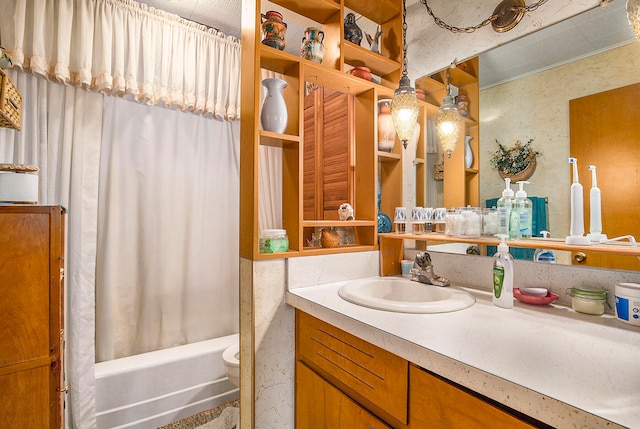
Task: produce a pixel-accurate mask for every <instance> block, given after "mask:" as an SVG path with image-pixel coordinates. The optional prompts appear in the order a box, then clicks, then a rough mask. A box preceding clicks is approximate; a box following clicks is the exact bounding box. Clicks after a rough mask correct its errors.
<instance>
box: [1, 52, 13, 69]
mask: <svg viewBox="0 0 640 429" xmlns="http://www.w3.org/2000/svg"><path fill="white" fill-rule="evenodd" d="M12 65H13V62H12V61H11V55H9V53H8V52H6V51H5V50H4V48H3V47H2V46H0V69H8V68H10V67H11V66H12Z"/></svg>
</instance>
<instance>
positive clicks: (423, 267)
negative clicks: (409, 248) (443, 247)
mask: <svg viewBox="0 0 640 429" xmlns="http://www.w3.org/2000/svg"><path fill="white" fill-rule="evenodd" d="M413 266H414V268H412V269H411V280H413V281H415V282H420V283H424V284H428V285H434V286H449V285H450V283H449V279H446V278H444V277H440V276H438V275H436V273H434V272H433V264H432V263H431V255H429V254H428V253H427V252H418V254H417V255H416V259H415V261H414V263H413ZM416 266H417V268H416Z"/></svg>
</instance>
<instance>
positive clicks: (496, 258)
mask: <svg viewBox="0 0 640 429" xmlns="http://www.w3.org/2000/svg"><path fill="white" fill-rule="evenodd" d="M497 236H498V237H499V238H500V240H501V242H500V244H499V245H498V251H497V252H496V254H495V255H493V304H494V305H496V306H498V307H502V308H513V257H512V256H511V254H510V253H509V246H508V245H507V243H506V242H505V240H506V239H507V237H508V236H507V235H505V234H497Z"/></svg>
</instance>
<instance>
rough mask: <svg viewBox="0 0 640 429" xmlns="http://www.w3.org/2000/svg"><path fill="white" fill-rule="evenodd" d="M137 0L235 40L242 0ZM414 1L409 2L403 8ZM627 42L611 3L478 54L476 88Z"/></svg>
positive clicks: (621, 11) (620, 12)
mask: <svg viewBox="0 0 640 429" xmlns="http://www.w3.org/2000/svg"><path fill="white" fill-rule="evenodd" d="M138 1H139V2H140V3H145V4H147V5H149V6H153V7H155V8H158V9H162V10H165V11H168V12H172V13H175V14H177V15H180V16H181V17H183V18H186V19H189V20H192V21H195V22H199V23H201V24H204V25H207V26H209V27H214V28H216V29H218V30H220V31H221V32H223V33H225V34H227V35H230V36H234V37H236V38H238V39H239V38H240V28H241V25H240V15H241V9H242V8H241V4H242V1H241V0H138ZM417 1H418V0H408V1H407V5H409V4H413V3H416V2H417ZM290 24H294V23H290ZM294 25H295V24H294ZM305 25H307V24H306V23H302V24H301V25H300V27H301V28H304V26H305ZM293 31H294V28H292V26H291V25H290V28H289V32H291V33H293ZM301 32H302V30H300V33H301ZM632 41H635V36H634V34H633V32H632V31H631V28H630V27H629V25H628V24H627V18H626V12H625V2H624V1H621V0H618V1H612V2H611V3H609V4H608V5H607V6H606V7H604V8H602V7H596V8H594V9H592V10H590V11H587V12H585V13H582V14H579V15H577V16H575V17H573V18H571V19H569V20H565V21H562V22H560V23H558V24H555V25H553V26H550V27H547V28H545V29H543V30H540V31H538V32H536V33H533V34H529V35H527V36H526V37H522V38H520V39H518V40H515V41H513V42H510V43H507V44H506V45H504V46H501V47H498V48H495V49H493V50H491V51H489V52H487V53H484V54H481V56H480V88H486V87H490V86H494V85H497V84H500V83H504V82H507V81H509V80H513V79H515V78H518V77H522V76H526V75H529V74H532V73H536V72H539V71H542V70H546V69H549V68H552V67H555V66H558V65H561V64H565V63H567V62H569V61H572V60H576V59H580V58H584V57H587V56H589V55H592V54H595V53H599V52H603V51H606V50H608V49H611V48H614V47H618V46H621V45H624V44H626V43H629V42H632ZM551 48H552V49H551Z"/></svg>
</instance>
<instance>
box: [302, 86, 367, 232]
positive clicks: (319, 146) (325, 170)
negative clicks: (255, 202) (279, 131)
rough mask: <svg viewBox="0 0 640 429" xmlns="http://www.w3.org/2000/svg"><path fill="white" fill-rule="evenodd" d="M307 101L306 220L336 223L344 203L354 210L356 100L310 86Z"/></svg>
mask: <svg viewBox="0 0 640 429" xmlns="http://www.w3.org/2000/svg"><path fill="white" fill-rule="evenodd" d="M306 87H307V94H306V95H305V99H304V141H303V146H304V151H303V152H304V164H303V200H304V204H303V207H304V219H305V220H337V219H339V215H338V208H339V207H340V205H341V204H342V203H349V204H351V205H352V206H353V208H354V209H356V207H355V198H354V171H355V166H354V160H353V158H354V156H353V147H354V127H355V113H354V112H355V100H354V97H353V96H351V95H348V94H344V93H341V92H339V91H335V90H332V89H329V88H323V87H319V86H316V85H311V84H307V85H306Z"/></svg>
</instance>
